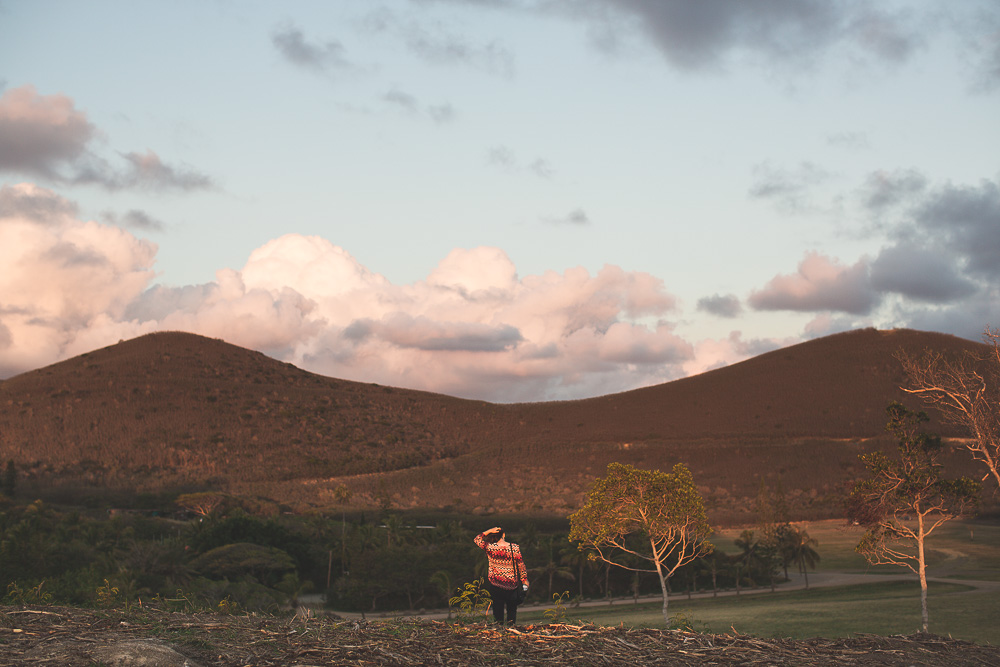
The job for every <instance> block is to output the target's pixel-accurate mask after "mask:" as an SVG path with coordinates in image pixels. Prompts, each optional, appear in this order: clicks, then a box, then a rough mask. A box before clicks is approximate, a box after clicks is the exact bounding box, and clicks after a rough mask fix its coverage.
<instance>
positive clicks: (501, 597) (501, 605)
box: [487, 582, 517, 625]
mask: <svg viewBox="0 0 1000 667" xmlns="http://www.w3.org/2000/svg"><path fill="white" fill-rule="evenodd" d="M487 588H488V589H489V591H490V599H491V600H493V605H492V608H493V620H494V621H496V622H497V623H499V624H500V625H503V624H504V620H503V617H504V612H505V611H506V612H507V625H514V623H516V622H517V591H516V590H508V589H506V588H500V587H499V586H494V585H493V583H492V582H487Z"/></svg>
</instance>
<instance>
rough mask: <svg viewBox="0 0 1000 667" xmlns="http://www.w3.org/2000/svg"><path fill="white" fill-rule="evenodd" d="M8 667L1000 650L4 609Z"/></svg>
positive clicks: (799, 660)
mask: <svg viewBox="0 0 1000 667" xmlns="http://www.w3.org/2000/svg"><path fill="white" fill-rule="evenodd" d="M0 664H2V665H68V666H75V665H79V666H81V667H83V666H86V667H96V666H98V665H100V666H103V665H107V666H114V667H131V666H138V665H143V666H145V667H181V666H185V665H186V666H188V667H196V666H199V665H200V666H202V667H209V666H212V665H218V666H226V667H229V666H248V667H249V666H253V667H257V666H262V667H263V666H271V665H281V666H283V667H284V666H292V665H298V666H300V667H306V666H310V665H316V666H318V665H473V666H480V665H580V666H583V667H590V666H594V667H596V666H602V667H604V666H607V665H630V666H631V665H832V664H836V665H899V666H904V665H905V666H909V665H949V666H950V667H961V666H964V665H982V666H987V665H998V664H1000V647H994V646H982V645H978V644H973V643H969V642H964V641H958V640H953V639H949V638H944V637H938V636H935V635H922V634H918V635H911V636H905V637H904V636H892V637H878V636H874V635H862V636H856V637H852V638H850V639H808V640H790V639H758V638H755V637H750V636H746V635H738V634H733V635H709V634H699V633H693V632H682V631H675V630H650V629H640V630H630V629H625V628H604V627H596V626H586V625H584V626H580V625H566V624H552V625H529V626H525V627H520V628H516V629H512V630H506V631H501V630H497V629H495V628H493V627H490V626H485V625H483V624H481V623H479V624H466V625H462V624H456V623H451V622H443V621H426V620H424V621H419V620H405V619H395V620H382V621H363V620H350V621H348V620H343V619H339V618H333V617H308V616H299V617H292V616H287V617H276V616H255V615H247V614H242V615H226V614H217V613H178V612H171V611H166V610H162V609H150V608H132V609H129V610H127V611H122V610H111V611H109V610H94V609H76V608H68V607H24V608H21V607H0Z"/></svg>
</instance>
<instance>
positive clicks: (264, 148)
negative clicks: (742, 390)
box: [0, 0, 1000, 402]
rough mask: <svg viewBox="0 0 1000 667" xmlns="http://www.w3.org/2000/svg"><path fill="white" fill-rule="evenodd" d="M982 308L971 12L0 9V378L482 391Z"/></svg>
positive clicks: (589, 380)
mask: <svg viewBox="0 0 1000 667" xmlns="http://www.w3.org/2000/svg"><path fill="white" fill-rule="evenodd" d="M987 326H993V327H996V326H1000V3H998V2H996V1H995V0H958V1H955V2H947V3H944V2H938V1H936V0H925V1H921V0H911V1H905V2H894V1H892V0H886V1H884V2H878V3H871V2H865V1H861V0H857V1H852V0H843V1H839V2H828V1H827V0H756V1H754V2H744V1H740V0H698V1H697V2H694V1H682V0H662V1H659V2H652V1H650V2H646V1H643V0H559V1H556V0H394V1H388V0H387V1H379V0H339V1H337V2H319V1H317V2H303V1H296V0H291V1H288V2H281V3H277V2H253V1H243V0H241V1H239V2H237V1H235V0H198V1H194V0H174V1H171V2H153V1H146V0H134V1H130V2H125V1H124V0H88V1H87V2H78V1H76V0H66V1H57V0H0V378H8V377H11V376H13V375H16V374H18V373H22V372H25V371H28V370H32V369H36V368H40V367H44V366H46V365H49V364H52V363H54V362H57V361H59V360H62V359H67V358H70V357H73V356H75V355H78V354H82V353H84V352H88V351H91V350H94V349H97V348H101V347H104V346H107V345H112V344H114V343H116V342H118V341H119V340H125V339H130V338H134V337H136V336H140V335H143V334H146V333H150V332H155V331H166V330H169V331H189V332H193V333H198V334H202V335H205V336H211V337H215V338H221V339H223V340H226V341H228V342H230V343H234V344H236V345H241V346H244V347H248V348H251V349H255V350H259V351H261V352H263V353H265V354H267V355H269V356H271V357H274V358H276V359H280V360H282V361H287V362H290V363H293V364H295V365H297V366H299V367H301V368H304V369H307V370H309V371H313V372H316V373H320V374H323V375H326V376H331V377H337V378H343V379H349V380H358V381H364V382H377V383H379V384H384V385H391V386H397V387H408V388H416V389H424V390H428V391H434V392H440V393H445V394H450V395H453V396H461V397H466V398H475V399H483V400H488V401H496V402H521V401H541V400H563V399H575V398H583V397H589V396H597V395H603V394H609V393H614V392H619V391H624V390H628V389H633V388H637V387H643V386H649V385H653V384H659V383H662V382H668V381H671V380H675V379H678V378H681V377H685V376H689V375H692V374H696V373H700V372H704V371H706V370H710V369H713V368H718V367H722V366H725V365H728V364H732V363H735V362H738V361H741V360H744V359H747V358H750V357H752V356H755V355H758V354H761V353H763V352H766V351H769V350H773V349H777V348H780V347H783V346H787V345H791V344H795V343H799V342H803V341H806V340H810V339H813V338H817V337H821V336H826V335H830V334H833V333H837V332H841V331H846V330H851V329H856V328H862V327H876V328H879V329H892V328H913V329H920V330H927V331H940V332H945V333H950V334H954V335H958V336H962V337H964V338H969V339H972V340H979V339H981V336H982V334H983V331H984V329H985V328H986V327H987Z"/></svg>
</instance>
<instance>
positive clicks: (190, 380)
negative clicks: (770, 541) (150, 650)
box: [0, 329, 978, 521]
mask: <svg viewBox="0 0 1000 667" xmlns="http://www.w3.org/2000/svg"><path fill="white" fill-rule="evenodd" d="M977 346H978V344H977V343H973V342H970V341H966V340H963V339H960V338H956V337H952V336H946V335H943V334H935V333H926V332H917V331H908V330H896V331H876V330H873V329H867V330H862V331H854V332H849V333H843V334H837V335H833V336H829V337H826V338H821V339H818V340H814V341H809V342H806V343H802V344H800V345H796V346H792V347H788V348H784V349H780V350H776V351H774V352H770V353H767V354H763V355H760V356H758V357H755V358H753V359H750V360H748V361H745V362H742V363H739V364H734V365H732V366H729V367H726V368H721V369H717V370H714V371H710V372H707V373H704V374H701V375H698V376H694V377H690V378H686V379H683V380H678V381H675V382H670V383H667V384H663V385H658V386H655V387H648V388H644V389H637V390H634V391H629V392H624V393H621V394H614V395H609V396H602V397H598V398H592V399H586V400H579V401H560V402H546V403H533V404H509V405H507V404H491V403H486V402H482V401H470V400H463V399H457V398H453V397H448V396H443V395H438V394H432V393H427V392H419V391H412V390H404V389H398V388H393V387H385V386H380V385H375V384H365V383H357V382H348V381H344V380H338V379H333V378H328V377H323V376H319V375H315V374H312V373H308V372H306V371H303V370H301V369H298V368H296V367H294V366H292V365H290V364H285V363H282V362H278V361H275V360H273V359H270V358H268V357H266V356H264V355H262V354H260V353H257V352H253V351H250V350H246V349H243V348H239V347H236V346H233V345H230V344H227V343H225V342H223V341H220V340H216V339H208V338H204V337H201V336H196V335H193V334H187V333H155V334H150V335H147V336H143V337H140V338H137V339H134V340H130V341H124V342H120V343H118V344H117V345H113V346H110V347H107V348H104V349H100V350H96V351H94V352H90V353H88V354H84V355H81V356H79V357H75V358H73V359H70V360H67V361H64V362H61V363H58V364H54V365H52V366H48V367H46V368H42V369H39V370H35V371H31V372H28V373H24V374H22V375H19V376H16V377H14V378H11V379H9V380H6V381H4V382H2V383H0V461H3V462H5V461H7V460H13V461H14V462H15V464H16V466H17V468H18V471H19V478H18V488H19V490H20V492H21V493H23V494H25V495H32V496H43V497H44V496H48V497H51V498H55V499H67V500H69V499H74V500H79V499H81V498H84V499H85V498H88V497H89V498H90V499H92V500H94V499H100V501H101V502H104V501H107V499H109V498H113V499H115V500H114V501H113V502H136V500H135V496H136V495H137V494H141V493H176V492H178V491H191V490H199V489H212V490H223V491H227V492H230V493H234V494H239V495H243V496H257V497H264V498H269V499H273V500H275V501H277V502H280V503H282V504H284V505H288V506H291V507H293V508H296V509H307V508H310V507H314V508H323V507H329V506H330V505H332V504H333V503H334V495H333V491H334V489H336V488H338V487H340V486H346V487H347V488H349V489H350V490H351V491H352V492H353V498H352V504H353V505H355V506H356V507H366V506H375V505H382V506H393V507H395V508H398V509H447V510H452V511H461V512H522V513H550V514H551V513H557V514H564V513H567V512H568V511H571V510H572V509H574V508H575V507H577V506H578V505H579V502H580V500H581V499H582V496H583V493H584V492H585V491H586V490H587V488H588V487H589V485H590V483H591V482H592V481H593V479H594V478H595V477H597V476H600V475H602V474H603V472H604V468H605V467H606V465H607V463H609V462H611V461H621V462H625V463H632V464H635V465H639V466H643V467H656V468H661V469H667V468H670V467H671V466H673V465H674V463H677V462H683V463H685V464H687V465H688V466H689V467H690V468H691V470H692V472H693V473H694V476H695V480H696V482H697V483H698V484H699V485H700V486H701V488H702V492H703V493H704V495H705V497H706V499H707V501H708V503H709V507H710V509H711V511H712V513H713V515H714V518H715V519H716V520H733V521H737V520H740V519H741V517H745V516H746V515H747V512H748V511H749V508H750V504H751V503H752V498H753V497H754V496H755V495H756V493H757V489H758V488H759V484H760V480H761V479H765V480H768V483H769V484H771V485H772V486H774V485H776V484H778V483H779V482H780V483H781V485H782V486H783V487H784V490H785V492H786V493H787V495H788V498H789V499H790V500H791V501H792V503H793V506H794V507H795V508H796V511H797V512H798V513H800V514H801V515H802V516H814V517H819V516H829V515H831V514H833V513H836V512H838V511H839V507H838V503H839V499H840V498H841V497H842V494H843V491H844V488H845V486H846V485H848V484H849V483H850V482H851V480H853V479H854V478H855V477H856V475H857V474H859V472H860V471H861V470H862V468H861V467H860V466H859V464H858V461H857V454H858V453H860V452H862V451H866V450H868V449H872V448H875V447H887V446H888V447H891V446H892V443H891V442H890V441H888V440H887V439H886V438H885V437H884V435H883V426H884V423H885V413H884V408H885V406H886V404H887V403H888V402H889V401H890V400H894V399H895V400H903V401H904V402H907V403H908V404H910V405H913V407H917V405H916V404H915V403H914V402H913V400H912V399H911V400H907V399H906V397H905V395H904V394H903V393H902V392H901V391H900V389H899V385H900V384H902V382H903V377H902V374H901V371H900V367H899V363H898V362H897V361H896V359H895V358H894V354H895V353H897V351H899V350H905V351H907V352H910V353H919V352H920V351H922V350H924V349H927V348H933V349H936V350H940V351H944V352H946V353H949V354H952V353H959V352H960V351H962V350H965V349H972V348H975V347H977ZM932 428H934V429H935V430H937V431H938V432H940V433H942V434H943V435H947V436H951V437H961V436H963V435H964V434H962V433H960V432H957V431H955V430H954V429H949V428H948V427H946V426H945V425H944V424H941V423H932ZM952 465H953V467H954V468H955V471H956V473H959V472H968V471H969V470H974V469H973V468H970V464H969V463H968V462H967V461H966V457H965V456H957V457H954V461H953V463H952ZM130 499H131V500H130ZM109 502H110V501H109Z"/></svg>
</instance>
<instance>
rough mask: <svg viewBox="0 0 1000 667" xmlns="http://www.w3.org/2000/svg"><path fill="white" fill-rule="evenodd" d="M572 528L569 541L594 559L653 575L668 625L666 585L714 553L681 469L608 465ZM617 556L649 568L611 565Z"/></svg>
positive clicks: (701, 508) (694, 492)
mask: <svg viewBox="0 0 1000 667" xmlns="http://www.w3.org/2000/svg"><path fill="white" fill-rule="evenodd" d="M570 526H571V529H570V534H569V539H570V540H571V541H574V542H578V543H579V548H580V549H581V550H584V549H592V550H593V551H594V553H595V558H596V559H599V560H602V561H604V562H605V563H609V564H612V565H616V566H618V567H621V568H624V569H627V570H632V571H634V572H655V573H656V575H657V577H658V578H659V581H660V590H661V592H662V594H663V620H664V622H665V623H666V624H667V625H669V624H670V617H669V616H668V614H667V605H668V602H669V588H668V586H667V580H668V579H669V578H670V577H671V576H672V575H673V574H674V572H676V571H677V569H678V568H680V567H682V566H684V565H685V564H686V563H689V562H691V561H692V560H694V559H696V558H698V557H699V556H702V555H704V554H706V553H708V552H710V551H711V550H712V548H713V547H712V545H711V544H710V543H709V542H708V537H709V535H711V533H712V529H711V527H710V526H709V525H708V518H707V517H706V516H705V504H704V501H703V500H702V497H701V495H700V494H699V493H698V489H697V488H696V487H695V484H694V480H693V478H692V477H691V472H690V471H689V470H688V469H687V468H686V467H685V466H684V465H683V464H680V463H678V464H677V465H675V466H674V468H673V471H672V472H669V473H665V472H661V471H659V470H640V469H637V468H634V467H633V466H630V465H626V464H622V463H612V464H610V465H608V469H607V476H606V477H604V478H601V479H598V480H597V481H596V482H595V483H594V486H593V488H592V489H591V490H590V492H589V493H588V494H587V499H586V503H585V504H584V506H583V507H582V508H581V509H580V510H578V511H576V512H574V513H573V514H572V515H571V516H570ZM633 536H634V537H635V539H629V538H630V537H633ZM616 555H617V556H619V557H621V556H623V555H624V556H626V557H629V556H631V557H634V558H637V559H639V560H640V561H644V562H645V563H648V567H642V566H636V565H630V564H628V563H627V562H621V561H618V560H615V556H616Z"/></svg>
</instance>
